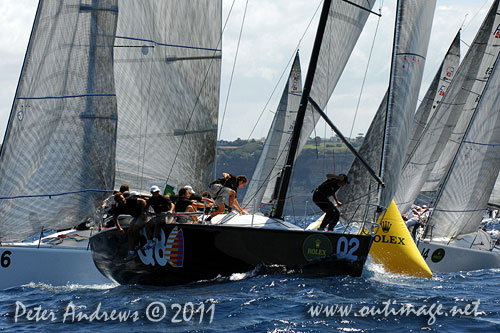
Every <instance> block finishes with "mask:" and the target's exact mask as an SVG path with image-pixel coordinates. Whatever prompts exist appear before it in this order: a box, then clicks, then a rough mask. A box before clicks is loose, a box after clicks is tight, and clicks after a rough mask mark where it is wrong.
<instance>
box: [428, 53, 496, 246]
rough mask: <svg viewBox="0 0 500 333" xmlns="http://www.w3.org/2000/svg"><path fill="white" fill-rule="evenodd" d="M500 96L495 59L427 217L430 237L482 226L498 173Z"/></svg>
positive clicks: (467, 231) (468, 231)
mask: <svg viewBox="0 0 500 333" xmlns="http://www.w3.org/2000/svg"><path fill="white" fill-rule="evenodd" d="M497 55H498V52H497ZM499 92H500V69H499V68H498V56H497V61H496V65H495V66H494V68H493V70H492V72H491V76H490V78H489V80H488V83H487V85H486V88H485V89H484V92H483V95H482V97H481V99H480V101H479V104H478V106H477V107H476V110H475V112H474V114H473V116H472V119H471V122H470V124H469V126H468V128H467V131H466V133H465V135H464V137H463V140H462V142H461V143H460V147H459V149H458V152H457V154H456V155H455V157H454V160H453V163H452V165H451V168H450V170H449V172H448V174H447V176H446V179H445V182H444V185H443V188H442V190H441V193H440V194H439V195H438V199H437V202H436V205H435V207H434V211H433V214H432V215H431V217H430V223H431V226H432V236H433V237H452V236H457V235H459V234H466V233H470V232H475V231H477V229H478V226H479V224H480V223H481V220H482V218H483V214H484V212H485V209H486V207H487V204H488V199H489V197H490V194H491V192H492V190H493V186H494V185H495V180H496V178H497V176H498V172H499V171H500V94H499Z"/></svg>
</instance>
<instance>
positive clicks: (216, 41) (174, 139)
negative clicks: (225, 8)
mask: <svg viewBox="0 0 500 333" xmlns="http://www.w3.org/2000/svg"><path fill="white" fill-rule="evenodd" d="M116 35H117V37H116V44H115V50H114V57H115V77H116V90H117V99H118V110H119V112H118V117H119V122H118V136H117V148H116V181H115V188H118V187H119V186H120V185H121V184H123V183H128V184H129V185H130V187H131V189H133V190H137V191H146V190H147V189H148V188H149V186H151V185H153V184H156V185H160V186H162V185H163V184H164V183H165V182H168V183H169V184H173V185H178V186H184V185H186V184H189V185H191V186H193V187H194V188H195V189H196V190H199V191H201V190H203V189H205V188H206V187H207V185H208V184H209V183H210V181H212V180H213V178H214V176H215V175H214V161H215V146H216V140H217V118H218V106H219V85H220V69H221V45H220V39H221V1H220V0H196V1H185V0H169V1H157V0H141V1H135V0H122V1H120V15H119V18H118V28H117V33H116Z"/></svg>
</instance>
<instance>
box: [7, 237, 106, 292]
mask: <svg viewBox="0 0 500 333" xmlns="http://www.w3.org/2000/svg"><path fill="white" fill-rule="evenodd" d="M71 234H78V235H81V236H83V235H85V236H83V237H82V238H86V239H84V240H80V241H75V240H74V239H71V238H70V237H71ZM57 235H67V236H70V237H68V238H66V239H65V240H64V241H63V242H61V243H60V244H57V245H49V244H47V243H43V242H40V247H38V241H35V242H33V243H14V244H8V245H2V246H0V264H1V266H0V289H6V288H11V287H16V286H20V285H24V284H28V283H30V282H34V283H46V284H50V285H53V286H62V285H67V284H81V285H90V284H104V283H110V282H111V281H110V280H108V279H107V278H106V277H104V275H102V274H101V273H100V272H99V271H98V270H97V268H96V266H95V264H94V261H93V259H92V252H91V250H90V249H87V247H88V237H87V235H89V231H73V232H63V233H58V234H54V235H50V236H48V237H46V238H45V239H48V238H54V237H57Z"/></svg>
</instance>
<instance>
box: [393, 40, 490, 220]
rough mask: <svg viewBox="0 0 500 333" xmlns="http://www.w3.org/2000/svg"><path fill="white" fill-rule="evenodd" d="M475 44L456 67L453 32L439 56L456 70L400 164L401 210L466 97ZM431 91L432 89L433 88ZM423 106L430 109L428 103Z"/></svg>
mask: <svg viewBox="0 0 500 333" xmlns="http://www.w3.org/2000/svg"><path fill="white" fill-rule="evenodd" d="M479 36H480V35H478V38H479ZM478 40H479V39H477V40H476V41H478ZM479 45H480V44H477V43H473V44H472V46H471V47H470V48H469V51H468V52H467V55H466V56H465V58H464V61H463V62H462V65H461V66H460V67H459V66H458V63H459V59H460V55H459V52H460V51H459V50H460V34H457V36H456V37H455V39H454V41H453V43H452V45H451V47H450V49H449V51H448V53H447V55H446V57H445V59H444V60H443V65H442V66H441V69H443V67H445V66H446V67H447V68H450V67H452V68H454V69H457V70H456V72H457V73H456V74H455V78H454V79H453V81H452V83H451V85H450V87H449V89H448V92H447V94H446V96H445V97H444V99H443V100H442V102H441V104H439V105H438V107H437V110H436V111H435V112H434V113H433V115H432V116H431V117H430V119H429V121H428V123H427V126H426V127H425V129H424V130H423V131H422V132H421V133H420V136H419V137H418V138H417V140H416V141H415V145H414V146H413V149H412V150H411V151H410V152H409V153H408V154H407V158H408V160H407V161H406V162H405V164H404V165H403V170H402V172H401V178H400V181H399V184H398V188H397V191H396V195H395V198H394V200H395V202H396V205H397V206H398V208H399V209H400V211H402V212H406V211H408V209H410V207H411V205H412V204H413V202H414V201H415V199H416V198H417V196H418V194H419V193H420V190H421V189H422V186H423V184H424V183H425V181H426V180H427V178H428V176H429V174H430V172H431V171H432V168H433V167H434V165H435V163H436V161H437V159H438V158H439V156H440V155H441V153H442V151H443V149H444V147H445V145H446V142H447V140H448V138H449V137H450V134H451V132H452V130H453V128H454V127H455V125H456V123H457V120H458V117H459V115H460V113H459V112H457V110H456V108H458V107H459V106H458V105H462V103H460V102H459V101H461V100H465V99H466V98H467V92H466V91H467V89H465V91H464V87H465V85H466V84H467V82H470V83H472V82H473V80H472V78H474V77H475V76H476V75H477V70H478V68H477V66H472V64H474V63H477V61H476V60H477V59H481V57H482V55H483V52H484V50H483V49H480V48H478V46H479ZM447 72H449V71H445V72H442V71H440V72H438V76H439V77H442V76H445V77H446V73H447ZM438 89H441V88H438ZM434 93H436V90H435V91H434ZM457 104H458V105H457ZM426 107H427V108H428V110H429V111H430V110H431V108H432V104H428V105H426Z"/></svg>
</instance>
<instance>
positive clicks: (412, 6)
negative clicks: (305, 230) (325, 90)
mask: <svg viewBox="0 0 500 333" xmlns="http://www.w3.org/2000/svg"><path fill="white" fill-rule="evenodd" d="M435 4H436V3H435V1H418V0H412V1H398V5H397V13H396V26H395V34H394V48H393V60H392V70H391V79H390V83H389V90H388V92H387V94H386V97H384V99H383V101H382V103H381V105H380V107H379V109H378V111H377V114H376V115H375V117H374V120H373V121H372V124H371V125H370V128H369V130H368V132H367V135H366V136H365V139H364V142H363V145H362V147H361V148H360V155H361V156H363V157H364V158H365V160H366V161H367V162H368V164H369V165H371V166H372V167H373V168H374V169H375V171H377V172H379V174H380V176H381V178H382V179H383V180H384V182H385V184H386V185H385V188H383V189H381V190H378V189H377V184H376V183H375V181H374V180H372V178H371V177H370V176H369V174H368V172H367V170H366V169H365V168H364V166H363V165H362V163H361V162H360V160H359V159H356V160H355V161H354V162H353V164H352V166H351V169H350V170H349V173H348V177H349V180H350V182H351V183H350V185H349V186H345V187H343V188H341V189H340V191H339V193H338V197H339V199H340V201H342V202H343V203H344V205H343V206H342V207H341V213H342V215H343V216H344V217H345V218H347V219H351V218H352V219H354V220H362V219H364V216H365V214H368V216H370V219H371V218H373V217H374V214H375V205H379V206H381V207H382V208H383V209H386V208H387V207H388V206H389V203H390V202H391V201H392V199H393V196H394V193H395V192H396V186H397V184H398V179H399V174H400V171H401V166H402V163H403V160H404V158H405V154H406V147H407V143H408V136H409V133H410V129H411V122H412V120H413V114H414V111H415V107H416V103H417V97H418V91H419V89H420V84H421V80H422V73H423V68H424V63H425V55H426V53H427V47H428V44H429V37H430V31H431V25H432V19H433V16H434V8H435ZM386 105H387V106H386ZM377 167H378V169H377ZM365 204H368V205H371V206H364V207H367V208H368V209H367V210H365V209H358V208H359V207H361V205H365Z"/></svg>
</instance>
